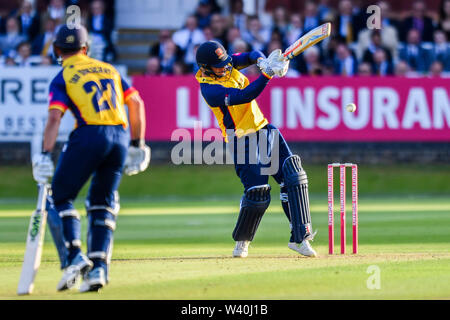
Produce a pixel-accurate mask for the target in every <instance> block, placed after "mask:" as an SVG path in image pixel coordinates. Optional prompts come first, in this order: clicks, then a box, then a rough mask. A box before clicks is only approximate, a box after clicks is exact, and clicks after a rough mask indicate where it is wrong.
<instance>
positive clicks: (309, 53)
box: [301, 46, 324, 76]
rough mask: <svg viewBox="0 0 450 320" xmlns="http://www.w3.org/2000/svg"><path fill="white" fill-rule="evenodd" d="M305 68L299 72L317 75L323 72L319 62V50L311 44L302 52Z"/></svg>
mask: <svg viewBox="0 0 450 320" xmlns="http://www.w3.org/2000/svg"><path fill="white" fill-rule="evenodd" d="M303 55H304V59H305V70H304V72H301V73H302V74H305V75H310V76H318V75H322V74H323V73H324V71H323V65H322V64H321V63H320V50H319V48H318V47H316V46H313V47H310V48H308V49H306V51H305V52H304V54H303Z"/></svg>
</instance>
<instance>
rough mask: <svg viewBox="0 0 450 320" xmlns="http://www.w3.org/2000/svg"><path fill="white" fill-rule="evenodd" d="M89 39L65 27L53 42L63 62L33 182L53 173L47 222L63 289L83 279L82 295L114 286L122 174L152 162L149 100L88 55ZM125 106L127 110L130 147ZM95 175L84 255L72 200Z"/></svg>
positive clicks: (89, 197)
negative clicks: (61, 133)
mask: <svg viewBox="0 0 450 320" xmlns="http://www.w3.org/2000/svg"><path fill="white" fill-rule="evenodd" d="M87 41H88V35H87V31H86V29H85V28H84V27H82V26H79V27H78V28H76V27H73V28H71V27H69V26H67V25H63V26H62V27H61V28H60V29H59V31H58V33H57V36H56V40H55V42H54V44H53V45H54V52H55V53H56V55H57V56H58V58H59V60H62V70H61V71H60V72H59V73H58V75H57V76H56V77H55V78H54V79H53V81H52V82H51V84H50V96H49V110H48V119H47V124H46V127H45V130H44V137H43V146H42V153H41V154H37V155H35V156H34V157H33V160H32V163H33V177H34V179H35V180H36V181H37V182H38V183H47V182H48V181H49V180H50V179H51V177H52V176H53V179H52V182H51V187H52V188H51V189H52V197H51V204H50V205H49V204H48V205H47V207H48V208H49V209H48V224H49V226H50V230H51V233H52V236H53V240H54V242H55V244H56V247H57V251H58V254H59V258H60V261H61V268H62V269H63V276H62V278H61V281H60V282H59V283H58V285H57V290H58V291H62V290H66V289H70V288H72V287H74V286H75V284H76V282H77V280H78V279H79V278H80V277H83V282H82V284H81V286H80V292H87V291H98V290H99V289H100V288H102V287H103V286H105V285H106V284H107V283H108V268H109V264H110V260H111V254H112V245H113V232H114V230H115V228H116V217H117V214H118V212H119V198H118V192H117V189H118V187H119V183H120V179H121V176H122V171H123V170H124V171H125V173H126V174H128V175H132V174H136V173H138V172H141V171H143V170H145V169H146V168H147V167H148V165H149V162H150V148H149V147H148V146H146V145H145V140H144V132H145V124H146V123H145V116H144V112H145V111H144V103H143V101H142V99H141V98H140V96H139V93H138V92H137V91H136V89H134V88H133V87H131V86H130V85H128V84H127V83H126V82H125V81H124V80H123V79H122V77H121V76H120V74H119V72H118V71H117V70H116V69H115V68H114V67H113V66H111V65H109V64H107V63H104V62H101V61H98V60H95V59H92V58H89V57H88V56H87V51H88V42H87ZM124 104H127V105H128V113H129V115H128V117H129V120H130V124H131V128H130V132H131V142H130V132H128V130H127V128H128V117H127V112H126V109H125V108H124ZM67 110H70V111H71V112H72V114H73V115H74V117H75V119H76V125H75V129H74V130H73V131H72V132H71V134H70V136H69V140H68V142H67V143H66V145H65V146H64V147H63V150H62V152H61V155H60V157H59V160H58V164H57V166H56V170H55V171H54V170H53V169H54V167H53V163H52V159H51V152H52V151H53V148H54V146H55V141H56V138H57V135H58V130H59V126H60V121H61V118H62V117H63V116H64V113H65V112H66V111H67ZM53 171H54V172H53ZM53 173H54V174H53ZM90 177H92V181H91V185H90V188H89V192H88V195H87V199H86V211H87V216H88V232H87V255H85V254H84V253H83V252H82V251H81V239H80V238H81V237H80V234H81V231H80V214H79V213H78V212H77V210H76V209H75V207H74V201H75V199H76V197H77V195H78V192H79V191H80V190H81V188H82V187H83V185H84V184H85V183H86V182H87V180H88V179H89V178H90Z"/></svg>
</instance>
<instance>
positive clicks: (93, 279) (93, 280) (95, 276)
mask: <svg viewBox="0 0 450 320" xmlns="http://www.w3.org/2000/svg"><path fill="white" fill-rule="evenodd" d="M105 285H106V275H105V269H103V268H101V267H97V268H94V269H92V270H91V271H90V272H89V273H88V274H87V275H85V276H84V279H83V283H81V286H80V292H90V291H95V292H97V291H98V290H100V289H101V288H103V287H104V286H105Z"/></svg>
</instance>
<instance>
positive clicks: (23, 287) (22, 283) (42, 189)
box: [17, 183, 49, 295]
mask: <svg viewBox="0 0 450 320" xmlns="http://www.w3.org/2000/svg"><path fill="white" fill-rule="evenodd" d="M38 190H39V191H38V199H37V206H36V210H35V211H34V212H33V214H32V215H31V220H30V225H29V227H28V234H27V245H26V249H25V256H24V259H23V264H22V273H21V274H20V280H19V286H18V288H17V294H18V295H24V294H31V292H32V291H33V287H34V278H35V276H36V273H37V271H38V269H39V265H40V264H41V256H42V245H43V243H44V235H45V224H46V221H47V211H46V208H45V205H46V199H47V193H48V190H49V185H48V184H46V183H40V184H38Z"/></svg>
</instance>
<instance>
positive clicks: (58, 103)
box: [48, 73, 71, 113]
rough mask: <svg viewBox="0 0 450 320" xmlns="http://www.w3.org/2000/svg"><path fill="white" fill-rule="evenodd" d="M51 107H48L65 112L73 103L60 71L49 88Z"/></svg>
mask: <svg viewBox="0 0 450 320" xmlns="http://www.w3.org/2000/svg"><path fill="white" fill-rule="evenodd" d="M48 100H49V107H48V109H49V110H51V109H57V110H60V111H62V113H65V112H66V110H67V109H69V106H70V104H71V100H70V97H69V96H68V94H67V92H66V84H65V82H64V79H63V77H62V73H59V74H58V75H57V76H56V77H55V78H54V79H53V80H52V82H51V83H50V89H49V99H48Z"/></svg>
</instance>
